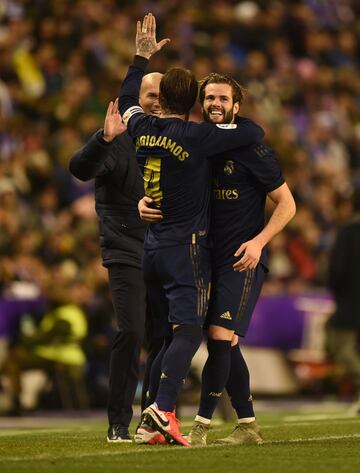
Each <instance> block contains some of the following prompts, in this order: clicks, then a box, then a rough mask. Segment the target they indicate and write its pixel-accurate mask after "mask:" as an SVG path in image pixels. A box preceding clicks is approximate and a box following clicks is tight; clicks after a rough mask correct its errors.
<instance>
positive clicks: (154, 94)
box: [139, 72, 162, 116]
mask: <svg viewBox="0 0 360 473" xmlns="http://www.w3.org/2000/svg"><path fill="white" fill-rule="evenodd" d="M161 78H162V74H160V73H159V72H153V73H151V74H147V75H146V76H144V78H143V80H142V82H141V89H140V96H139V103H140V105H141V108H142V109H143V110H144V112H145V113H146V114H147V115H156V116H160V113H161V107H160V103H159V89H160V81H161Z"/></svg>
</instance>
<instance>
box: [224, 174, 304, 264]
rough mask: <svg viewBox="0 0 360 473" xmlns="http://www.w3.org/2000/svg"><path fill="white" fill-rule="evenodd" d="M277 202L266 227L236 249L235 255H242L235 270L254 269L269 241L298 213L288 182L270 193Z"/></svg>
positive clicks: (271, 197)
mask: <svg viewBox="0 0 360 473" xmlns="http://www.w3.org/2000/svg"><path fill="white" fill-rule="evenodd" d="M268 196H269V197H270V199H271V200H272V201H273V202H274V203H275V209H274V211H273V213H272V215H271V217H270V219H269V221H268V223H267V225H266V226H265V227H264V229H263V230H262V231H261V232H260V233H259V234H258V235H256V237H254V238H253V239H252V240H249V241H247V242H245V243H243V244H242V245H241V246H240V248H239V249H238V250H237V251H236V253H235V256H238V257H240V255H241V254H242V253H243V255H242V256H241V258H240V259H239V261H237V262H236V263H235V264H234V266H233V267H234V270H235V271H239V272H242V271H247V270H248V269H254V268H255V267H256V266H257V264H258V262H259V260H260V256H261V251H262V249H263V248H264V246H265V245H266V244H267V243H269V241H270V240H271V239H272V238H273V237H274V236H275V235H277V234H278V233H279V232H281V230H283V228H284V227H285V226H286V225H287V224H288V223H289V222H290V220H291V219H292V218H293V217H294V215H295V213H296V206H295V201H294V198H293V196H292V194H291V192H290V189H289V187H288V185H287V184H286V183H284V184H282V185H281V186H280V187H278V188H277V189H275V190H273V191H272V192H269V193H268Z"/></svg>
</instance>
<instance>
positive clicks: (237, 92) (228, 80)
mask: <svg viewBox="0 0 360 473" xmlns="http://www.w3.org/2000/svg"><path fill="white" fill-rule="evenodd" d="M209 84H228V85H230V86H231V88H232V91H233V93H232V98H233V102H234V103H235V102H239V104H241V103H242V101H243V99H244V95H245V89H244V87H243V86H242V85H240V84H239V82H237V81H236V80H235V79H233V78H232V77H230V76H228V75H226V74H224V75H222V74H217V73H216V72H212V73H211V74H209V75H208V76H206V77H205V78H204V79H203V80H202V81H200V90H199V100H200V103H201V105H202V104H203V103H204V99H205V88H206V86H207V85H209Z"/></svg>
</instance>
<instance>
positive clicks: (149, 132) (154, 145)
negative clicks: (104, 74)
mask: <svg viewBox="0 0 360 473" xmlns="http://www.w3.org/2000/svg"><path fill="white" fill-rule="evenodd" d="M146 64H147V61H146V60H145V59H144V58H140V57H138V56H136V58H135V61H134V65H132V66H130V68H129V71H128V74H127V76H126V78H125V80H124V82H123V85H122V88H121V91H120V97H119V104H120V105H119V109H120V113H121V115H122V117H123V120H124V121H125V123H127V127H128V133H129V135H130V136H131V137H133V138H134V139H135V145H136V150H137V152H136V155H137V159H138V163H139V165H140V170H141V172H142V175H143V180H144V190H145V195H147V196H149V197H151V198H152V199H153V200H154V204H155V206H156V207H158V208H160V209H161V210H162V212H163V216H164V219H163V221H162V222H160V223H155V224H151V225H150V226H149V229H148V232H147V235H146V238H145V245H144V247H145V249H150V248H156V247H160V246H162V247H164V246H170V245H177V244H179V243H181V244H182V243H188V242H191V241H193V242H194V240H195V241H196V242H198V243H203V244H207V243H208V235H209V223H210V220H209V216H210V215H209V210H210V170H209V162H208V160H207V159H206V158H209V157H212V156H215V155H216V154H218V153H222V152H224V151H228V150H230V149H235V148H236V149H239V150H240V148H242V147H247V146H249V145H253V144H255V143H258V142H260V141H261V140H262V138H263V136H264V132H263V130H262V129H261V128H260V127H259V126H258V125H256V124H255V123H254V122H252V121H251V120H248V119H245V118H242V119H239V121H238V123H237V124H233V125H212V124H209V123H200V124H199V123H194V122H187V121H184V120H181V119H179V118H159V117H153V116H149V115H145V114H144V112H143V110H142V108H141V107H140V106H139V104H138V97H139V89H140V85H141V80H142V77H143V75H144V68H145V66H146ZM239 155H240V153H239Z"/></svg>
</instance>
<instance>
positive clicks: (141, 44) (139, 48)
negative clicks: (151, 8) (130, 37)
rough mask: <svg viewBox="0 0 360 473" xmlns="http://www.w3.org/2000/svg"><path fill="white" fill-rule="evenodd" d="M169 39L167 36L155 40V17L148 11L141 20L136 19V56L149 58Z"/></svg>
mask: <svg viewBox="0 0 360 473" xmlns="http://www.w3.org/2000/svg"><path fill="white" fill-rule="evenodd" d="M169 41H170V39H169V38H166V39H162V40H161V41H159V42H158V43H157V41H156V20H155V17H154V16H153V15H152V14H151V13H148V14H147V15H145V16H144V19H143V21H142V24H141V21H138V22H137V25H136V54H137V55H138V56H142V57H145V58H146V59H150V57H151V56H152V55H154V54H155V53H156V52H157V51H160V49H161V48H162V47H163V46H164V45H165V44H167V43H168V42H169Z"/></svg>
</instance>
